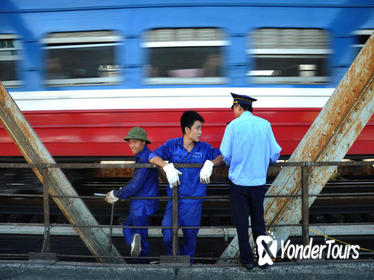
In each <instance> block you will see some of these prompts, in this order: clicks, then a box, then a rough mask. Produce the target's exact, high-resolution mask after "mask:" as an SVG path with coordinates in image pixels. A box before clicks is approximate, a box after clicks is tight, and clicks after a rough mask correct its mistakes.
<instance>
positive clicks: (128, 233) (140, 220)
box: [123, 213, 150, 263]
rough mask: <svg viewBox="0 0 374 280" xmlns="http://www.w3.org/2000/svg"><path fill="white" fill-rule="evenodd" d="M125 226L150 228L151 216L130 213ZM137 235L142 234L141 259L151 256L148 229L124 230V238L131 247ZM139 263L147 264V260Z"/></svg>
mask: <svg viewBox="0 0 374 280" xmlns="http://www.w3.org/2000/svg"><path fill="white" fill-rule="evenodd" d="M123 225H124V226H144V227H146V226H148V225H149V216H147V215H142V216H135V215H132V214H131V213H130V215H129V216H128V217H127V219H126V221H125V222H124V224H123ZM135 233H139V234H140V239H141V248H142V249H141V251H140V255H139V257H147V256H149V251H150V250H149V244H148V229H147V228H123V236H124V238H125V241H126V244H127V245H129V246H131V242H132V239H133V237H134V234H135ZM137 262H138V263H146V262H147V260H137Z"/></svg>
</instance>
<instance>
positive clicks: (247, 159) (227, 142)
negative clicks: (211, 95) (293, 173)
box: [220, 93, 281, 270]
mask: <svg viewBox="0 0 374 280" xmlns="http://www.w3.org/2000/svg"><path fill="white" fill-rule="evenodd" d="M231 95H232V97H233V98H234V101H233V105H232V107H231V109H232V110H233V111H234V115H235V119H234V120H233V121H231V122H230V123H229V124H228V125H227V127H226V129H225V134H224V136H223V139H222V143H221V147H220V150H221V153H222V156H223V159H224V161H225V163H226V165H227V166H230V168H229V179H230V181H231V183H232V185H231V187H230V198H231V207H232V216H233V221H234V224H235V227H236V231H237V234H238V241H239V250H240V257H239V260H240V263H241V264H242V265H243V266H244V267H246V268H247V269H249V270H250V269H252V268H253V267H254V262H253V255H252V250H251V247H250V245H249V235H248V216H249V215H250V217H251V225H252V233H253V238H254V240H256V239H257V237H258V236H260V235H265V220H264V195H265V183H266V176H267V170H268V167H269V162H272V163H274V162H276V160H277V159H278V158H279V155H280V151H281V147H280V146H279V145H278V143H277V142H276V140H275V138H274V135H273V131H272V129H271V126H270V123H269V122H268V121H267V120H264V119H262V118H259V117H256V116H254V115H253V114H252V111H253V109H252V102H253V101H256V99H254V98H252V97H249V96H245V95H239V94H234V93H231ZM262 268H265V267H262Z"/></svg>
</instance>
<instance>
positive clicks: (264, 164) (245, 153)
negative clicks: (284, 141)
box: [220, 111, 282, 186]
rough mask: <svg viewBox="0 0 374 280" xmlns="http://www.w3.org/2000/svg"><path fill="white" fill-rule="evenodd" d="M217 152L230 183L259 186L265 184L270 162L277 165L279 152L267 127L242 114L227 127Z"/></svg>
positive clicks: (250, 115) (250, 114)
mask: <svg viewBox="0 0 374 280" xmlns="http://www.w3.org/2000/svg"><path fill="white" fill-rule="evenodd" d="M220 150H221V153H222V156H223V159H224V161H225V163H226V165H228V166H230V169H229V179H230V180H231V182H233V183H234V184H235V185H239V186H259V185H264V184H265V183H266V176H267V170H268V167H269V162H272V163H274V162H276V160H277V159H278V158H279V155H280V151H281V150H282V149H281V147H280V146H279V145H278V143H277V141H276V140H275V138H274V134H273V131H272V129H271V126H270V123H269V122H268V121H267V120H265V119H262V118H260V117H256V116H254V115H253V114H252V113H251V112H248V111H245V112H244V113H242V114H241V115H240V117H238V118H236V119H235V120H233V121H232V122H230V123H229V124H228V125H227V127H226V130H225V134H224V136H223V139H222V143H221V148H220Z"/></svg>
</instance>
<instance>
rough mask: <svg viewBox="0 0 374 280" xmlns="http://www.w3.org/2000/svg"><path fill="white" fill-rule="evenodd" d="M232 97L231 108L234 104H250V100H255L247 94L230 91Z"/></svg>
mask: <svg viewBox="0 0 374 280" xmlns="http://www.w3.org/2000/svg"><path fill="white" fill-rule="evenodd" d="M231 96H232V98H234V101H233V103H232V106H231V109H232V108H233V107H234V105H235V104H243V105H252V102H254V101H257V99H256V98H253V97H250V96H247V95H240V94H236V93H232V92H231Z"/></svg>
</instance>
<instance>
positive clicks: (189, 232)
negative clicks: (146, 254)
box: [162, 202, 201, 257]
mask: <svg viewBox="0 0 374 280" xmlns="http://www.w3.org/2000/svg"><path fill="white" fill-rule="evenodd" d="M172 210H173V207H172V205H171V203H170V205H168V207H167V208H166V212H165V216H164V219H163V220H162V226H163V227H171V226H172V225H173V222H172V221H173V216H172ZM178 210H179V211H178V225H179V226H182V227H183V226H185V227H195V226H196V227H199V226H200V219H201V202H199V203H183V202H182V203H180V204H179V209H178ZM182 230H183V255H188V256H190V257H193V255H194V254H195V250H196V239H197V234H198V232H199V229H198V228H196V229H182ZM162 234H163V238H164V244H165V246H166V249H167V254H168V255H172V254H173V232H172V229H163V230H162ZM179 251H180V250H179V248H178V254H179Z"/></svg>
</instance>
